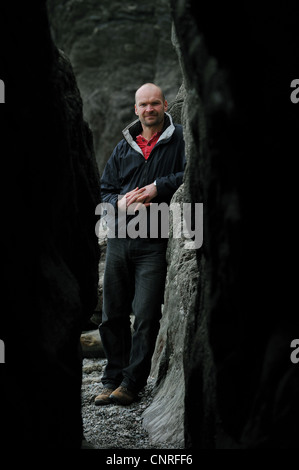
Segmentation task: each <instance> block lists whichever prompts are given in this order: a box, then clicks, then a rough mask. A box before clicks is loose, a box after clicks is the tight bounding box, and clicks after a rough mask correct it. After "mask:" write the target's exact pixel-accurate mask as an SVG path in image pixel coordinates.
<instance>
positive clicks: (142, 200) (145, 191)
mask: <svg viewBox="0 0 299 470" xmlns="http://www.w3.org/2000/svg"><path fill="white" fill-rule="evenodd" d="M157 194H158V192H157V187H156V185H155V184H154V183H152V184H148V185H147V186H144V187H143V188H138V187H137V188H135V189H133V190H132V191H129V192H128V193H126V194H125V195H124V196H123V197H122V198H121V199H120V200H119V201H118V203H117V206H118V209H119V210H121V211H126V210H127V208H128V207H129V206H131V205H132V204H136V207H134V212H136V211H137V210H139V209H140V207H141V206H142V205H143V206H145V207H149V206H150V205H151V200H152V199H154V198H155V197H156V196H157Z"/></svg>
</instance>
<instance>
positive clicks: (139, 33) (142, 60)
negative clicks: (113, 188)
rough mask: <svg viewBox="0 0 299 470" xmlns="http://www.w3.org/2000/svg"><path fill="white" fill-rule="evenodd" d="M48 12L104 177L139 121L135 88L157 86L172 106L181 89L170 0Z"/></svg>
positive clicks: (115, 0)
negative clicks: (133, 123) (130, 125)
mask: <svg viewBox="0 0 299 470" xmlns="http://www.w3.org/2000/svg"><path fill="white" fill-rule="evenodd" d="M48 10H49V16H50V21H51V27H52V34H53V38H54V40H55V42H56V44H57V45H58V46H59V47H60V48H61V49H62V50H63V51H64V52H65V53H66V54H67V56H68V57H69V58H70V60H71V63H72V65H73V68H74V72H75V75H76V78H77V81H78V85H79V88H80V91H81V94H82V99H83V103H84V115H85V118H86V120H87V121H88V123H89V125H90V127H91V130H92V132H93V136H94V146H95V153H96V160H97V163H98V167H99V170H100V172H102V170H103V168H104V165H105V163H106V161H107V160H108V158H109V156H110V155H111V152H112V149H113V148H114V147H115V145H116V144H117V143H118V142H119V140H120V139H121V138H122V134H121V130H122V129H124V128H125V127H126V126H127V125H128V123H130V122H131V121H133V120H135V118H136V116H135V113H134V100H135V91H136V89H137V88H138V87H139V86H141V85H142V84H143V83H145V82H155V83H157V84H160V86H161V87H162V88H163V89H164V92H165V94H166V96H167V99H168V100H169V102H171V101H172V100H174V98H175V97H176V94H177V91H178V89H179V86H180V84H181V71H180V68H179V66H178V60H177V56H176V53H175V51H174V48H173V46H172V44H171V40H170V35H171V20H170V11H169V4H168V0H159V1H158V2H150V3H148V2H138V1H132V0H102V1H101V2H99V1H98V0H88V1H84V2H82V1H80V0H66V1H64V2H61V1H60V0H49V1H48Z"/></svg>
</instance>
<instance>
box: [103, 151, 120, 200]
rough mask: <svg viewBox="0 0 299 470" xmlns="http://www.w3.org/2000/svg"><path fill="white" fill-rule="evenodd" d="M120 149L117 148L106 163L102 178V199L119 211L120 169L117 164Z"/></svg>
mask: <svg viewBox="0 0 299 470" xmlns="http://www.w3.org/2000/svg"><path fill="white" fill-rule="evenodd" d="M117 154H118V147H116V148H115V149H114V151H113V153H112V155H111V157H110V158H109V160H108V162H107V163H106V166H105V169H104V172H103V175H102V178H101V199H102V202H108V203H110V204H112V205H113V207H114V208H115V209H117V202H118V196H119V194H120V179H119V168H118V162H117Z"/></svg>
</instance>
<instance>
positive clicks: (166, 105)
mask: <svg viewBox="0 0 299 470" xmlns="http://www.w3.org/2000/svg"><path fill="white" fill-rule="evenodd" d="M167 110H168V103H167V101H166V100H165V102H164V111H167Z"/></svg>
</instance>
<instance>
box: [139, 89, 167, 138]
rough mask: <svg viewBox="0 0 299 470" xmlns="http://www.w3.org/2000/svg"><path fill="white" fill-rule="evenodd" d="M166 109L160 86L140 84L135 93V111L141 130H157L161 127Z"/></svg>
mask: <svg viewBox="0 0 299 470" xmlns="http://www.w3.org/2000/svg"><path fill="white" fill-rule="evenodd" d="M167 109H168V104H167V101H166V100H165V97H164V93H163V91H162V90H161V88H160V87H159V86H157V85H154V83H146V84H145V85H142V87H140V88H139V89H138V90H137V91H136V95H135V113H136V114H137V116H138V117H139V120H140V122H141V124H142V127H143V130H145V128H147V130H149V129H150V128H151V131H159V130H160V129H161V128H162V127H163V122H164V114H165V112H166V111H167Z"/></svg>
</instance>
